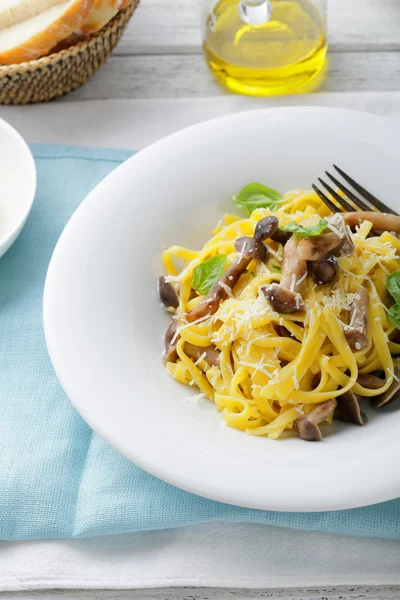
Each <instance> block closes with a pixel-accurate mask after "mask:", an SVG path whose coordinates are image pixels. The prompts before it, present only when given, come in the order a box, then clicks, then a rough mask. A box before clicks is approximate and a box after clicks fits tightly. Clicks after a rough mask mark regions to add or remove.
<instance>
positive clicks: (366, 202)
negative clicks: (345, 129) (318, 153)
mask: <svg viewBox="0 0 400 600" xmlns="http://www.w3.org/2000/svg"><path fill="white" fill-rule="evenodd" d="M333 168H334V169H335V170H336V171H337V172H338V173H339V175H341V177H342V178H343V179H344V180H345V181H346V182H347V183H349V184H350V185H351V187H352V188H353V189H354V190H356V191H357V192H358V194H360V196H362V198H363V199H361V198H360V197H359V196H357V195H356V194H355V193H354V192H353V191H352V190H349V188H348V187H346V186H345V185H344V184H343V183H342V182H341V181H339V179H337V178H336V177H334V176H333V175H331V174H330V173H328V171H325V174H326V176H327V177H329V179H330V180H331V181H332V182H333V183H334V184H335V186H336V187H337V188H338V189H339V190H341V191H342V192H343V194H345V196H346V197H345V198H343V197H342V196H340V194H338V193H337V192H336V190H334V189H333V188H332V187H331V186H330V185H329V184H328V183H326V181H324V180H323V179H321V178H320V177H318V181H319V182H320V184H321V185H322V186H323V187H324V188H325V190H326V191H327V192H328V193H329V194H330V195H331V196H332V198H333V199H334V200H335V202H332V200H331V199H330V198H329V197H328V196H327V195H326V194H325V193H324V192H322V191H321V190H320V188H318V187H317V186H316V185H314V184H313V186H312V188H313V190H314V192H315V193H316V194H318V196H319V197H320V198H321V200H322V201H323V202H324V203H325V204H326V206H327V207H328V208H329V209H330V210H331V211H332V212H335V213H338V212H358V211H371V210H373V211H375V212H382V213H389V214H391V215H396V216H399V215H398V213H396V212H395V211H394V210H392V209H391V208H389V207H388V206H386V204H384V203H383V202H381V201H380V200H378V198H376V197H375V196H373V195H372V194H371V193H370V192H368V190H366V189H365V188H363V187H362V186H361V185H360V184H359V183H357V182H356V181H354V179H352V178H351V177H350V176H349V175H347V174H346V173H345V172H344V171H342V169H339V167H337V166H336V165H333Z"/></svg>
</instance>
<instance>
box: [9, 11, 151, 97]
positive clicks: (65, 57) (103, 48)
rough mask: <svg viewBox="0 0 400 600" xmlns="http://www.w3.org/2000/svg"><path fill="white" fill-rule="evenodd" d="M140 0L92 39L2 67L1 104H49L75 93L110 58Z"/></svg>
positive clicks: (120, 13) (118, 15)
mask: <svg viewBox="0 0 400 600" xmlns="http://www.w3.org/2000/svg"><path fill="white" fill-rule="evenodd" d="M138 4H139V0H132V2H131V4H130V5H129V6H128V7H127V8H126V9H125V10H121V11H120V12H119V13H118V14H117V15H116V16H115V17H114V19H112V20H111V21H110V22H109V23H108V24H107V25H106V26H105V27H104V28H103V29H102V30H101V31H99V32H98V33H96V34H95V35H93V36H92V37H91V38H90V39H88V40H85V41H83V42H79V43H78V44H76V45H74V46H71V48H68V49H66V50H61V51H60V52H57V53H56V54H50V55H49V56H44V57H43V58H39V59H38V60H32V61H29V62H25V63H22V64H20V65H6V66H0V104H30V103H38V102H48V101H49V100H53V99H54V98H58V97H59V96H63V95H64V94H68V93H69V92H72V90H76V89H77V88H78V87H79V86H81V85H82V84H83V83H85V82H86V81H88V79H90V77H92V75H94V74H95V73H96V71H98V70H99V69H100V67H101V66H102V65H104V63H105V62H106V61H107V59H108V58H109V57H110V55H111V53H112V51H113V50H114V48H115V46H116V45H117V44H118V42H119V40H120V39H121V36H122V34H123V32H124V30H125V27H126V26H127V24H128V22H129V19H130V18H131V16H132V14H133V13H134V11H135V9H136V7H137V5H138Z"/></svg>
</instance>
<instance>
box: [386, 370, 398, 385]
mask: <svg viewBox="0 0 400 600" xmlns="http://www.w3.org/2000/svg"><path fill="white" fill-rule="evenodd" d="M386 371H387V372H388V373H389V375H390V377H393V379H395V380H396V381H397V382H399V383H400V379H399V378H398V377H397V375H396V374H395V373H393V371H392V370H391V369H386Z"/></svg>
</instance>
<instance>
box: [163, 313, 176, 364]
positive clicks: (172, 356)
mask: <svg viewBox="0 0 400 600" xmlns="http://www.w3.org/2000/svg"><path fill="white" fill-rule="evenodd" d="M177 329H178V321H177V320H176V319H172V321H171V323H170V324H169V326H168V329H167V331H166V332H165V337H164V344H165V353H164V360H165V362H176V361H177V359H178V354H177V352H176V343H177V341H178V336H177V335H176V331H177ZM174 338H175V339H174ZM172 340H174V341H172Z"/></svg>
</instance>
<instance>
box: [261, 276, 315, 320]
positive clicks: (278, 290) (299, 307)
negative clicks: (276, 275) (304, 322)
mask: <svg viewBox="0 0 400 600" xmlns="http://www.w3.org/2000/svg"><path fill="white" fill-rule="evenodd" d="M261 291H262V292H263V294H264V296H265V297H266V299H267V300H268V302H269V303H270V305H271V306H272V308H273V309H274V310H275V311H276V312H278V313H282V314H290V313H294V312H301V311H304V310H305V309H306V305H305V304H304V300H303V298H302V297H301V295H300V294H298V293H296V292H292V291H291V290H288V289H287V288H285V287H283V286H281V285H279V284H278V283H270V284H269V285H266V286H264V287H262V288H261Z"/></svg>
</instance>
